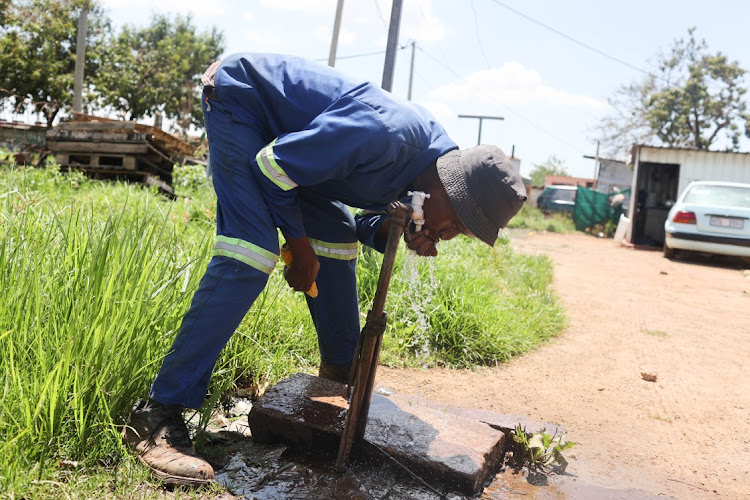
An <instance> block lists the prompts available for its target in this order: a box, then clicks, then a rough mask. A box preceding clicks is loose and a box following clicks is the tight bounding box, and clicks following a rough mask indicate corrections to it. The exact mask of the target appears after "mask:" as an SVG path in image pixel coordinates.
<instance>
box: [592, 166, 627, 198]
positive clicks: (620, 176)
mask: <svg viewBox="0 0 750 500" xmlns="http://www.w3.org/2000/svg"><path fill="white" fill-rule="evenodd" d="M632 184H633V167H632V166H630V165H628V164H626V163H625V162H624V161H618V160H608V159H599V172H598V175H597V177H596V189H597V190H598V191H601V192H603V193H611V192H613V191H614V188H617V189H619V190H621V191H622V190H624V189H628V188H629V187H630V186H631V185H632Z"/></svg>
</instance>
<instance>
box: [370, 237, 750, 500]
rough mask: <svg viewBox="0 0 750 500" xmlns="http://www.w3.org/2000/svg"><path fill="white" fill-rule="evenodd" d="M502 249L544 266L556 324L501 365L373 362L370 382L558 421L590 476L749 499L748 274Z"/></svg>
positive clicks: (531, 248)
mask: <svg viewBox="0 0 750 500" xmlns="http://www.w3.org/2000/svg"><path fill="white" fill-rule="evenodd" d="M512 245H513V247H514V248H515V249H516V250H517V251H519V252H525V253H534V254H537V253H541V254H545V255H548V256H549V257H550V258H552V260H553V261H554V262H555V281H554V288H555V290H556V291H557V293H558V294H559V296H560V298H561V300H562V301H563V303H564V304H565V307H566V309H567V315H568V319H569V326H568V328H567V329H566V330H565V332H564V333H563V334H562V335H561V336H560V337H558V338H557V339H556V340H554V341H553V342H551V343H550V344H547V345H545V346H543V347H542V348H540V349H538V350H536V351H535V352H532V353H530V354H527V355H525V356H521V357H519V358H518V359H515V360H513V361H512V362H510V363H509V364H507V365H504V366H500V367H498V368H493V369H485V370H480V371H477V372H468V371H450V370H429V371H419V370H391V369H386V368H381V369H380V370H379V372H378V384H379V385H385V386H388V387H393V388H397V389H398V391H399V392H402V393H408V394H422V395H424V396H425V397H427V398H429V399H432V400H435V401H440V402H446V403H450V404H452V405H454V406H459V407H469V408H480V409H486V410H492V411H495V412H498V413H507V414H518V415H524V416H526V417H528V418H531V419H533V420H537V421H543V422H548V423H552V424H558V425H561V426H563V427H565V428H566V429H567V437H568V438H569V439H571V440H573V441H576V442H578V443H579V445H578V446H577V447H575V448H574V449H572V450H570V452H568V453H569V455H568V456H569V457H570V458H571V460H570V466H569V467H568V472H569V473H571V474H573V475H575V476H576V477H578V478H580V480H581V481H584V482H586V483H589V484H593V485H596V486H602V487H606V488H613V489H628V488H637V489H640V490H644V491H646V492H649V493H652V494H656V495H669V496H673V497H675V498H685V499H690V498H731V499H735V498H750V370H749V369H748V366H750V276H745V275H746V274H749V273H743V271H742V269H741V267H736V266H735V267H728V266H725V265H724V266H722V265H712V264H710V263H708V262H706V261H696V260H676V261H669V260H666V259H664V258H663V257H662V255H661V252H654V251H644V250H632V249H627V248H623V247H620V246H618V245H615V244H614V243H613V242H612V240H607V239H597V238H594V237H591V236H586V235H583V234H572V235H559V234H552V233H537V234H527V233H524V232H515V233H513V235H512ZM438 265H439V261H438ZM746 267H749V268H750V264H747V265H746ZM642 372H643V373H647V374H653V375H656V377H657V379H656V382H649V381H646V380H644V379H643V378H642V375H641V373H642Z"/></svg>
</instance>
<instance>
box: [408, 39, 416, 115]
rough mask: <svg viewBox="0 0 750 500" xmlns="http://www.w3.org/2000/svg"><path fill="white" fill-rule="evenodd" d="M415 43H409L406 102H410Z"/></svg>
mask: <svg viewBox="0 0 750 500" xmlns="http://www.w3.org/2000/svg"><path fill="white" fill-rule="evenodd" d="M415 45H416V42H415V41H414V40H412V41H411V67H410V68H409V93H408V94H407V96H406V100H407V101H411V84H412V82H413V81H414V48H415Z"/></svg>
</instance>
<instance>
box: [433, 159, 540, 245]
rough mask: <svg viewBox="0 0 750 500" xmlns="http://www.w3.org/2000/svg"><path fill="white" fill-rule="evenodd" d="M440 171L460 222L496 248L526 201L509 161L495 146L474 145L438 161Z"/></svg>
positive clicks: (518, 178)
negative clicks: (498, 241) (502, 232)
mask: <svg viewBox="0 0 750 500" xmlns="http://www.w3.org/2000/svg"><path fill="white" fill-rule="evenodd" d="M437 171H438V175H439V176H440V180H441V181H442V182H443V186H445V190H446V192H447V193H448V198H450V200H451V204H452V205H453V208H454V209H455V210H456V213H458V216H459V217H460V218H461V222H463V223H464V225H465V226H466V227H467V228H468V229H469V231H471V232H472V233H474V236H476V237H477V238H479V239H480V240H482V241H484V242H485V243H487V244H488V245H489V246H495V241H496V240H497V236H498V233H499V232H500V230H501V229H502V228H504V227H505V226H506V225H507V224H508V221H509V220H510V219H511V218H512V217H513V216H514V215H516V214H517V213H518V211H519V210H521V207H522V206H523V203H524V202H525V201H526V199H527V198H526V188H525V187H524V185H523V181H522V180H521V176H520V174H519V173H518V172H517V171H516V169H515V168H514V167H513V164H512V163H511V162H510V158H508V157H507V156H506V155H505V153H503V152H502V151H501V150H500V148H498V147H496V146H484V145H482V146H475V147H473V148H470V149H464V150H462V151H450V152H448V153H446V154H444V155H443V156H441V157H440V158H438V160H437Z"/></svg>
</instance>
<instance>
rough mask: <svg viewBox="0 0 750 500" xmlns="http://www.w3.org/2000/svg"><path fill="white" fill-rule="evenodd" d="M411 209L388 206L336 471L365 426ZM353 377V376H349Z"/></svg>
mask: <svg viewBox="0 0 750 500" xmlns="http://www.w3.org/2000/svg"><path fill="white" fill-rule="evenodd" d="M411 211H412V209H411V207H410V206H409V205H406V204H404V203H401V202H398V201H395V202H393V203H391V204H390V205H389V206H388V213H389V214H390V215H391V227H390V229H389V231H388V241H387V243H386V247H385V254H384V256H383V263H382V264H381V267H380V274H379V276H378V284H377V289H376V290H375V297H374V299H373V304H372V309H370V312H369V313H368V315H367V320H366V321H365V326H364V328H362V332H361V333H360V337H359V341H358V343H357V352H356V354H355V359H354V363H353V366H352V373H350V383H351V381H352V380H351V379H352V378H353V379H354V381H353V383H354V385H353V388H352V394H351V400H350V402H349V410H348V412H347V414H346V424H345V425H344V431H343V433H342V435H341V443H340V445H339V453H338V457H337V458H336V468H337V469H338V470H343V469H344V467H345V466H346V464H347V462H348V461H349V454H350V453H351V449H352V445H353V444H354V442H355V441H357V440H360V439H362V437H363V436H364V434H365V428H366V426H367V415H368V413H369V412H370V399H371V398H372V390H373V386H374V383H375V374H376V373H377V367H378V358H379V356H380V346H381V343H382V339H383V332H384V331H385V322H386V319H387V315H386V314H385V313H384V312H383V310H384V308H385V299H386V297H387V295H388V287H389V285H390V282H391V275H392V274H393V265H394V263H395V261H396V253H397V252H398V244H399V241H400V240H401V235H402V234H403V233H404V228H405V226H406V221H408V220H409V218H410V216H411ZM352 375H354V376H352Z"/></svg>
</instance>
